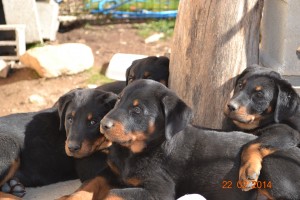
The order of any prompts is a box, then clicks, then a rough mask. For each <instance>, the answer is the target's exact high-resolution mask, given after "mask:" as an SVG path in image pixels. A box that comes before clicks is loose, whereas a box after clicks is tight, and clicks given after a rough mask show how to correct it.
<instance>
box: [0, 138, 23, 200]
mask: <svg viewBox="0 0 300 200" xmlns="http://www.w3.org/2000/svg"><path fill="white" fill-rule="evenodd" d="M0 144H1V145H0V186H2V188H1V189H2V191H3V192H9V193H12V194H14V195H16V196H19V197H22V196H23V195H24V194H25V188H24V187H23V186H21V187H19V186H18V187H17V185H19V184H18V182H16V181H12V182H11V184H10V182H9V183H7V181H9V180H10V179H11V178H12V177H13V176H14V175H15V173H16V171H17V170H18V168H19V166H20V158H19V154H20V147H19V144H18V141H17V139H16V138H14V136H13V135H5V134H3V135H0Z"/></svg>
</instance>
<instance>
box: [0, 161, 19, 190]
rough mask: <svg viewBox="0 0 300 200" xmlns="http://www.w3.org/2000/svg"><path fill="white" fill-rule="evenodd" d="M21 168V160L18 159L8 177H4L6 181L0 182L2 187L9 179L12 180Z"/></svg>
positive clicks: (13, 163) (12, 165)
mask: <svg viewBox="0 0 300 200" xmlns="http://www.w3.org/2000/svg"><path fill="white" fill-rule="evenodd" d="M19 167H20V158H17V159H16V160H14V161H13V162H12V164H11V166H10V168H9V170H8V173H7V175H6V176H5V177H4V179H3V180H2V181H1V182H0V186H2V185H3V184H4V183H5V182H7V181H8V180H9V179H11V178H12V177H13V176H14V174H15V173H16V171H17V170H18V168H19Z"/></svg>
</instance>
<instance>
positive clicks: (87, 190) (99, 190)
mask: <svg viewBox="0 0 300 200" xmlns="http://www.w3.org/2000/svg"><path fill="white" fill-rule="evenodd" d="M110 189H111V186H110V185H109V184H108V183H107V181H106V179H105V178H103V177H100V176H97V177H96V178H93V179H91V180H88V181H86V182H84V183H83V184H82V185H81V186H80V188H79V189H77V190H76V191H75V192H74V193H73V194H70V195H67V196H63V197H61V198H59V199H58V200H98V199H104V198H105V197H106V196H107V195H108V194H109V190H110Z"/></svg>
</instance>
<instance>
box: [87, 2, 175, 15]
mask: <svg viewBox="0 0 300 200" xmlns="http://www.w3.org/2000/svg"><path fill="white" fill-rule="evenodd" d="M178 3H179V0H87V1H86V2H85V8H86V9H88V10H89V11H90V12H91V13H93V14H98V13H101V14H109V15H111V16H112V17H114V18H130V19H141V18H143V19H145V18H158V19H161V18H175V17H176V16H177V8H178Z"/></svg>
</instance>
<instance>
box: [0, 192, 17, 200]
mask: <svg viewBox="0 0 300 200" xmlns="http://www.w3.org/2000/svg"><path fill="white" fill-rule="evenodd" d="M0 199H1V200H21V198H19V197H16V196H14V195H11V194H6V193H3V192H0Z"/></svg>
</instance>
